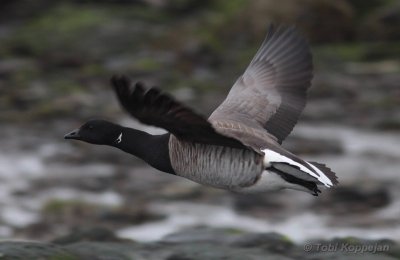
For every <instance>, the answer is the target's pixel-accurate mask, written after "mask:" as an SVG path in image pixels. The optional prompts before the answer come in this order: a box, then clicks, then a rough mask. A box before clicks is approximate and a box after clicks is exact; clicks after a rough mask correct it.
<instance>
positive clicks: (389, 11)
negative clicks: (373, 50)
mask: <svg viewBox="0 0 400 260" xmlns="http://www.w3.org/2000/svg"><path fill="white" fill-rule="evenodd" d="M365 20H366V21H365V26H364V27H363V28H362V30H361V33H360V34H361V35H362V37H363V38H364V39H368V40H375V41H378V40H381V41H382V40H391V41H398V40H400V31H399V26H400V4H399V2H397V1H393V2H391V3H390V4H388V5H386V6H383V7H381V8H378V9H377V10H375V11H374V12H371V13H370V14H369V15H368V17H367V18H366V19H365Z"/></svg>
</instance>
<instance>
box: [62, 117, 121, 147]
mask: <svg viewBox="0 0 400 260" xmlns="http://www.w3.org/2000/svg"><path fill="white" fill-rule="evenodd" d="M121 133H122V127H121V126H119V125H116V124H113V123H111V122H108V121H105V120H90V121H88V122H86V123H85V124H84V125H82V126H81V127H80V128H78V129H75V130H73V131H72V132H70V133H68V134H66V135H65V136H64V138H65V139H75V140H81V141H85V142H87V143H91V144H105V145H114V144H117V143H118V141H119V139H120V136H121Z"/></svg>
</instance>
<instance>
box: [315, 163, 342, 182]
mask: <svg viewBox="0 0 400 260" xmlns="http://www.w3.org/2000/svg"><path fill="white" fill-rule="evenodd" d="M309 163H311V164H312V165H314V166H315V167H317V168H318V169H319V170H320V171H321V172H323V173H324V174H325V175H326V177H328V178H329V180H331V182H332V184H333V186H335V185H338V184H339V181H338V177H337V176H336V174H335V173H334V172H333V171H332V170H331V169H330V168H329V167H327V166H326V165H325V164H322V163H317V162H309Z"/></svg>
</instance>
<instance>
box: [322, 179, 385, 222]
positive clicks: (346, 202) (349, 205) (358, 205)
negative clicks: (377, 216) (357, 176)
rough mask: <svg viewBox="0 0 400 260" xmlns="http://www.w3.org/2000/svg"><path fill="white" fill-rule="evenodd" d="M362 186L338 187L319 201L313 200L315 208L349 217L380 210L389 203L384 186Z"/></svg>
mask: <svg viewBox="0 0 400 260" xmlns="http://www.w3.org/2000/svg"><path fill="white" fill-rule="evenodd" d="M363 186H364V187H363ZM363 186H362V184H360V183H358V184H357V186H344V185H341V186H338V187H336V188H335V189H332V190H331V191H330V192H329V193H327V194H326V195H325V196H322V197H321V199H319V200H315V207H316V208H317V209H319V210H322V211H329V212H330V213H331V214H332V213H333V214H337V215H341V214H346V215H351V214H362V213H366V212H371V211H374V210H377V209H381V208H383V207H385V206H387V205H389V203H390V202H391V196H390V194H389V191H388V190H387V189H386V187H385V186H384V185H380V186H373V187H369V186H368V185H363Z"/></svg>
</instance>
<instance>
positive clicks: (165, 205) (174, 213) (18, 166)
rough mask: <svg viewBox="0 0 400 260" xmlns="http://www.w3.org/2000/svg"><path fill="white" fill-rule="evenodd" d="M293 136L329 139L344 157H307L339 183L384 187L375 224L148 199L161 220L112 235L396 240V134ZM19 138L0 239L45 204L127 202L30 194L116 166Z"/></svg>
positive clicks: (303, 132)
mask: <svg viewBox="0 0 400 260" xmlns="http://www.w3.org/2000/svg"><path fill="white" fill-rule="evenodd" d="M293 134H294V135H296V136H304V137H310V138H325V139H333V140H336V141H337V142H340V143H341V144H342V146H343V148H344V153H343V154H324V155H321V156H307V157H306V158H307V159H310V160H311V159H312V160H316V161H321V162H325V163H326V164H327V165H329V166H330V167H331V168H332V169H333V170H334V171H335V172H337V173H338V176H339V178H340V182H341V184H343V185H346V184H349V183H350V184H351V185H357V183H359V182H360V183H361V182H369V183H388V186H387V189H388V190H389V194H390V196H391V203H390V204H389V205H388V206H386V207H384V208H381V209H377V210H375V211H372V212H370V213H368V214H369V216H368V217H370V218H372V219H375V220H376V225H371V226H370V227H356V226H351V225H349V224H348V223H347V225H346V223H344V224H343V223H339V224H338V223H335V224H332V219H335V216H331V215H330V214H329V213H317V212H314V211H310V210H309V209H308V208H304V209H303V210H301V209H300V210H298V209H297V208H296V209H295V212H293V210H292V212H291V214H292V215H287V216H285V217H284V218H282V219H281V220H280V221H276V220H274V221H270V220H269V219H268V217H264V218H263V217H260V216H254V215H252V214H247V213H246V212H241V213H238V212H236V211H235V210H234V209H233V206H232V203H231V202H232V201H230V200H229V199H228V200H226V203H224V204H219V205H218V204H209V203H207V202H206V203H199V202H190V201H184V202H182V201H174V200H170V201H158V199H154V200H153V201H151V202H149V205H148V209H149V211H150V212H153V213H156V214H161V215H165V216H166V218H165V219H162V220H158V221H152V222H146V223H144V224H140V225H134V226H125V227H123V228H119V229H118V230H117V233H118V235H119V236H121V237H125V238H132V239H135V240H140V241H152V240H157V239H160V238H161V237H163V236H165V235H167V234H169V233H172V232H174V231H177V230H180V229H182V228H185V227H190V226H194V225H205V226H212V227H232V228H237V229H243V230H249V231H260V232H268V231H276V232H280V233H283V234H285V235H287V236H289V237H290V238H292V239H293V240H296V241H303V240H307V239H312V238H331V237H335V236H360V237H363V238H391V239H395V240H398V241H400V223H399V222H398V221H397V222H396V219H398V216H400V205H399V203H400V202H399V201H400V172H399V171H400V170H399V169H400V138H399V137H400V136H399V134H397V133H379V132H373V131H365V130H360V129H354V128H347V127H338V126H331V125H299V126H297V127H296V129H295V131H294V133H293ZM38 140H39V139H38ZM22 141H23V140H13V141H12V142H10V140H4V142H3V143H5V144H6V145H5V146H3V147H2V148H1V150H0V208H1V211H0V238H1V237H3V238H6V237H7V238H9V237H12V236H13V232H14V230H15V229H16V228H23V227H25V226H28V225H29V224H32V223H35V222H37V221H38V220H40V218H41V209H42V207H43V206H44V205H45V203H46V202H47V201H49V200H51V199H60V200H79V201H85V202H88V203H94V204H102V205H108V206H111V207H118V206H121V205H122V204H123V203H124V199H126V198H124V197H123V195H122V194H121V192H120V191H118V190H112V189H105V190H101V191H90V190H81V189H79V187H69V186H67V187H63V186H61V187H60V186H58V185H57V186H56V187H44V188H43V189H39V190H38V189H36V190H35V191H34V192H33V191H32V190H30V188H31V187H32V183H34V182H35V181H37V180H43V179H51V178H55V177H57V176H61V175H62V176H63V178H64V180H65V178H71V179H79V178H88V177H89V176H92V177H93V176H100V177H112V176H113V174H115V171H116V167H117V165H114V164H113V163H110V162H102V163H100V162H88V163H85V162H82V163H80V164H77V163H74V164H69V163H68V162H63V161H61V160H60V161H58V160H53V159H54V154H56V155H57V153H59V154H60V156H61V155H62V154H66V153H69V152H71V153H73V152H74V151H75V149H80V148H79V147H78V148H77V147H76V146H72V145H71V144H70V143H68V144H66V143H65V142H63V140H58V141H56V142H53V140H46V142H43V141H40V142H38V141H35V139H34V140H33V141H32V144H31V146H32V147H31V148H28V149H27V148H25V147H24V146H23V145H21V144H20V143H18V142H22ZM7 146H8V147H9V149H7V148H8V147H7ZM99 149H101V148H99ZM61 150H62V151H61ZM65 176H67V177H65ZM82 176H84V177H82ZM155 177H157V176H155ZM155 179H156V178H155ZM325 192H329V191H325ZM284 194H285V196H286V195H287V196H288V197H289V196H293V197H298V198H296V199H298V200H299V201H300V202H299V203H300V205H301V200H304V201H307V203H308V202H309V201H310V200H312V199H314V198H313V197H312V198H311V197H306V196H309V195H308V194H304V195H303V194H301V195H300V194H299V195H298V196H297V194H298V193H297V192H295V191H293V192H292V191H289V192H286V193H284ZM224 196H227V197H228V198H229V197H230V193H226V194H225V193H224ZM303 196H304V197H303ZM303 198H304V199H303ZM133 207H134V205H133ZM349 218H351V216H349ZM342 219H343V218H342Z"/></svg>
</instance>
